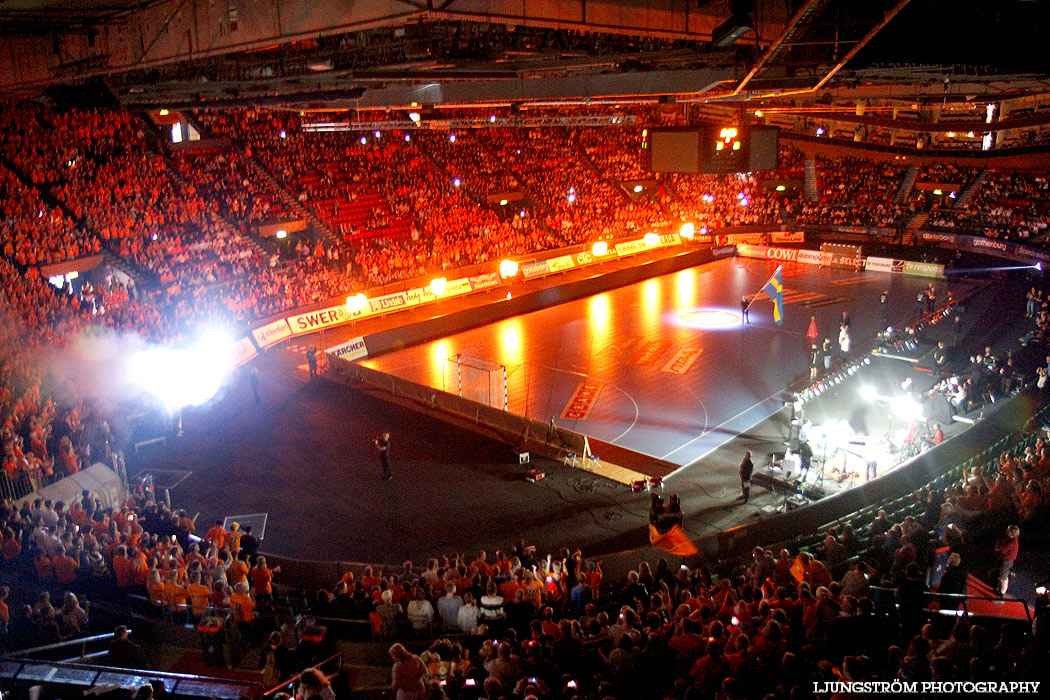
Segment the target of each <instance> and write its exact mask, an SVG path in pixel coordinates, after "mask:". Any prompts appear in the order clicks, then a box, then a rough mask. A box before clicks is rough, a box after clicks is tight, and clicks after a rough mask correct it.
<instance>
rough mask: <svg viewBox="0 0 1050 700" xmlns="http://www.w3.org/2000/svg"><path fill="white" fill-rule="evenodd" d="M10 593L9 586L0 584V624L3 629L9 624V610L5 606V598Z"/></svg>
mask: <svg viewBox="0 0 1050 700" xmlns="http://www.w3.org/2000/svg"><path fill="white" fill-rule="evenodd" d="M10 595H11V589H10V588H8V587H7V586H0V626H3V628H4V629H7V626H8V625H10V624H11V611H10V610H9V609H8V607H7V598H8V596H10Z"/></svg>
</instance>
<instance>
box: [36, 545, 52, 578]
mask: <svg viewBox="0 0 1050 700" xmlns="http://www.w3.org/2000/svg"><path fill="white" fill-rule="evenodd" d="M33 567H34V568H35V569H36V578H37V580H38V581H41V582H44V583H46V582H48V581H50V580H51V579H52V578H54V575H55V572H54V569H52V568H51V558H50V557H49V556H47V552H45V551H44V550H43V549H39V550H37V553H36V556H34V557H33Z"/></svg>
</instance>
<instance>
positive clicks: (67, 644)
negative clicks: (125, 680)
mask: <svg viewBox="0 0 1050 700" xmlns="http://www.w3.org/2000/svg"><path fill="white" fill-rule="evenodd" d="M128 636H129V637H130V636H131V630H130V629H129V630H128ZM113 637H114V634H113V633H112V632H107V633H105V634H96V635H94V636H91V637H80V638H79V639H69V640H67V641H64V642H56V643H54V644H45V645H44V646H40V647H30V648H29V649H19V650H18V651H13V652H11V653H10V654H7V657H8V658H20V657H23V656H32V655H36V654H43V653H47V652H51V651H57V650H59V649H68V648H71V647H77V646H79V647H80V656H79V657H78V658H80V659H84V658H87V657H88V656H92V655H90V654H88V653H87V647H88V645H89V644H95V643H98V642H110V641H112V640H113ZM70 660H71V659H63V661H70Z"/></svg>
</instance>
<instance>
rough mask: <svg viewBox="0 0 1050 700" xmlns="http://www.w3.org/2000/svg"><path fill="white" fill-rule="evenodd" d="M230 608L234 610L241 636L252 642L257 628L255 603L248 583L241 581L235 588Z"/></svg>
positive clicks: (231, 596) (234, 617)
mask: <svg viewBox="0 0 1050 700" xmlns="http://www.w3.org/2000/svg"><path fill="white" fill-rule="evenodd" d="M230 608H232V610H233V619H234V620H236V621H237V626H238V627H239V628H240V630H241V635H242V636H243V637H244V638H245V639H249V640H250V639H251V638H252V634H253V633H254V627H255V601H254V600H252V594H251V591H249V590H248V582H247V581H241V582H240V583H238V584H237V585H236V586H234V587H233V594H232V595H230Z"/></svg>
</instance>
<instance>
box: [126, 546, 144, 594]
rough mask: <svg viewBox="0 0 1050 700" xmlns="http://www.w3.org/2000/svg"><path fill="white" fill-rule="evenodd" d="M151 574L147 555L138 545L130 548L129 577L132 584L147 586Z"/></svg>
mask: <svg viewBox="0 0 1050 700" xmlns="http://www.w3.org/2000/svg"><path fill="white" fill-rule="evenodd" d="M148 576H149V563H148V562H147V561H146V555H145V554H143V553H142V552H140V551H139V549H138V547H132V548H131V549H130V550H128V579H129V584H128V585H131V586H145V585H146V578H147V577H148Z"/></svg>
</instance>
